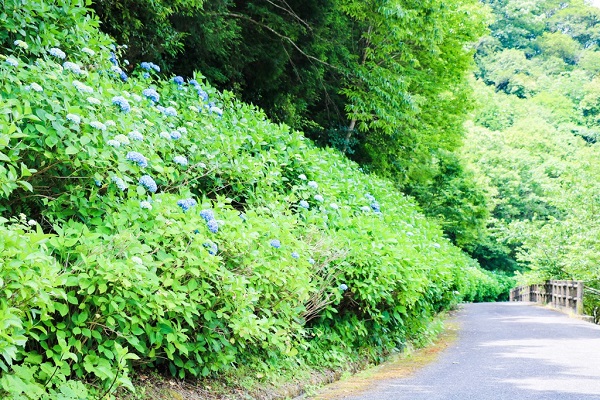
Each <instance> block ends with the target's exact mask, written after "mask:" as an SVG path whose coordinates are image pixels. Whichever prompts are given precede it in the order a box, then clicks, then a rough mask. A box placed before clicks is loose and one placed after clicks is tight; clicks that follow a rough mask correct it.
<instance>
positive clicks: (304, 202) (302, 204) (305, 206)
mask: <svg viewBox="0 0 600 400" xmlns="http://www.w3.org/2000/svg"><path fill="white" fill-rule="evenodd" d="M298 205H299V206H300V207H302V208H306V209H309V208H310V205H309V204H308V201H306V200H300V203H298Z"/></svg>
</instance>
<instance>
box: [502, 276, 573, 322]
mask: <svg viewBox="0 0 600 400" xmlns="http://www.w3.org/2000/svg"><path fill="white" fill-rule="evenodd" d="M510 301H533V302H536V303H542V304H552V306H553V307H555V308H559V309H564V310H569V311H572V312H574V313H575V314H579V315H582V314H583V282H582V281H546V283H544V284H539V285H529V286H519V287H516V288H514V289H512V290H511V291H510Z"/></svg>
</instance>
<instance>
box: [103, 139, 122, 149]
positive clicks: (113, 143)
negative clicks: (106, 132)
mask: <svg viewBox="0 0 600 400" xmlns="http://www.w3.org/2000/svg"><path fill="white" fill-rule="evenodd" d="M106 144H107V145H109V146H112V147H114V148H118V147H121V142H119V141H118V140H115V139H110V140H108V141H107V142H106Z"/></svg>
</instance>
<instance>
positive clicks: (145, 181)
mask: <svg viewBox="0 0 600 400" xmlns="http://www.w3.org/2000/svg"><path fill="white" fill-rule="evenodd" d="M139 183H140V185H142V186H143V187H145V188H146V189H147V190H148V191H149V192H151V193H156V190H157V189H158V186H156V182H154V179H152V177H151V176H150V175H143V176H142V177H141V178H140V181H139Z"/></svg>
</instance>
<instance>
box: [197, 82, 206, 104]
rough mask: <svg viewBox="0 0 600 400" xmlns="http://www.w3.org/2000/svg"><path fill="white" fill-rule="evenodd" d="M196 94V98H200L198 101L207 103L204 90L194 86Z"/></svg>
mask: <svg viewBox="0 0 600 400" xmlns="http://www.w3.org/2000/svg"><path fill="white" fill-rule="evenodd" d="M196 92H197V93H198V97H200V99H201V100H202V101H203V102H207V101H208V93H206V92H205V91H204V90H202V88H201V87H199V86H196Z"/></svg>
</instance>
